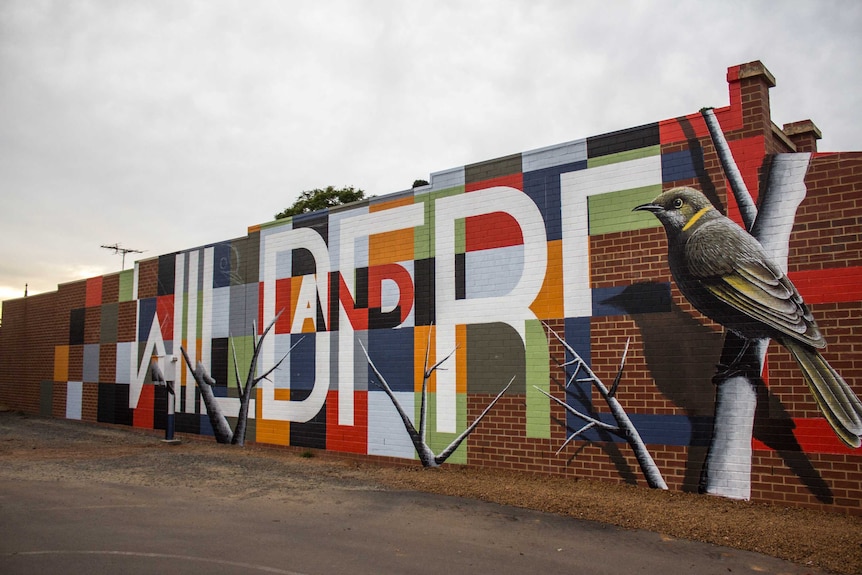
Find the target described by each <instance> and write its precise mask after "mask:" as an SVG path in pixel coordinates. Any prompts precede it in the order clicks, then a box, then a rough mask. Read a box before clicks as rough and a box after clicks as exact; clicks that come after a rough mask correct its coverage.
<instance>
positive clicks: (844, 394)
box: [781, 339, 862, 448]
mask: <svg viewBox="0 0 862 575" xmlns="http://www.w3.org/2000/svg"><path fill="white" fill-rule="evenodd" d="M781 343H783V344H784V346H785V347H786V348H787V349H788V350H790V353H791V354H793V358H794V359H795V360H796V363H798V364H799V367H800V368H801V369H802V373H803V374H805V382H806V383H807V384H808V387H809V388H810V389H811V393H813V394H814V399H816V400H817V406H818V407H819V408H820V411H822V412H823V415H824V416H825V417H826V420H827V421H828V422H829V425H831V426H832V429H834V430H835V433H836V434H837V435H838V437H839V438H841V441H843V442H844V443H846V444H847V445H848V446H850V447H853V448H856V447H859V446H860V444H862V441H860V437H862V401H859V398H858V397H856V394H855V393H853V390H852V389H850V386H849V385H847V383H846V382H845V381H844V380H843V379H842V378H841V376H840V375H838V372H837V371H835V370H834V369H833V368H832V366H831V365H829V363H828V362H827V361H826V360H825V359H823V356H822V355H820V352H818V351H817V350H816V349H815V348H813V347H810V346H808V345H805V344H803V343H801V342H798V341H795V340H790V339H786V340H784V341H782V342H781Z"/></svg>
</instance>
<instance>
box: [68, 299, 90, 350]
mask: <svg viewBox="0 0 862 575" xmlns="http://www.w3.org/2000/svg"><path fill="white" fill-rule="evenodd" d="M86 317H87V310H86V309H85V308H78V309H73V310H72V311H70V312H69V345H83V344H84V325H85V323H86V322H85V319H86Z"/></svg>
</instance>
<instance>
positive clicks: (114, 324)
mask: <svg viewBox="0 0 862 575" xmlns="http://www.w3.org/2000/svg"><path fill="white" fill-rule="evenodd" d="M119 316H120V304H118V303H108V304H105V305H103V306H102V321H101V323H100V325H99V343H117V330H118V326H119Z"/></svg>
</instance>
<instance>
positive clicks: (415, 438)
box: [359, 330, 515, 467]
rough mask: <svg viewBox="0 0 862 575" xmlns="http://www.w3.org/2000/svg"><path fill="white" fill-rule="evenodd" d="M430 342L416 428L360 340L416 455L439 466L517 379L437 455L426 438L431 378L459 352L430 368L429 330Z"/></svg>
mask: <svg viewBox="0 0 862 575" xmlns="http://www.w3.org/2000/svg"><path fill="white" fill-rule="evenodd" d="M428 333H429V335H428V337H429V342H428V345H427V346H426V348H425V365H424V366H423V369H424V372H423V374H422V393H421V404H420V406H419V429H418V430H417V429H416V426H414V425H413V421H412V420H411V419H410V417H409V416H408V415H407V412H406V411H404V408H403V407H402V406H401V402H399V401H398V398H397V397H396V396H395V393H394V392H393V391H392V388H391V387H390V386H389V383H387V381H386V378H385V377H383V374H381V373H380V371H379V370H378V369H377V366H375V365H374V362H373V361H371V356H370V355H369V354H368V350H366V349H365V346H364V345H363V344H362V342H361V341H360V342H359V345H360V346H361V347H362V351H363V352H364V353H365V358H366V359H367V360H368V365H369V366H370V367H371V369H372V371H374V375H375V381H374V383H375V384H376V385H377V386H378V387H379V388H380V389H382V390H383V391H384V392H385V393H386V395H388V396H389V399H390V400H391V401H392V404H393V405H394V406H395V409H396V411H398V415H399V416H400V417H401V421H402V422H403V423H404V428H405V429H406V430H407V435H409V436H410V441H412V442H413V447H414V449H416V454H417V455H418V456H419V461H421V462H422V466H423V467H438V466H439V465H441V464H442V463H443V462H445V461H446V460H447V459H448V458H449V456H450V455H452V454H453V453H454V452H455V450H456V449H458V447H459V446H460V445H461V443H463V442H464V440H465V439H467V437H468V436H469V435H470V434H471V433H472V432H473V430H474V429H476V426H477V425H479V422H480V421H482V419H483V418H484V417H485V416H486V415H488V413H489V412H490V411H491V408H493V407H494V405H495V404H496V403H497V401H498V400H499V399H500V398H501V397H503V394H504V393H506V391H507V390H508V389H509V387H510V386H511V385H512V382H513V381H515V377H514V376H512V379H510V380H509V383H508V384H506V387H504V388H503V390H502V391H500V393H498V394H497V397H495V398H494V399H493V401H491V403H489V404H488V407H486V408H485V410H484V411H483V412H482V413H481V414H480V415H479V417H477V418H476V419H475V421H473V423H472V424H470V426H469V427H467V429H465V430H464V431H463V432H462V433H461V434H460V435H459V436H458V437H456V438H455V439H454V440H453V441H452V443H450V444H449V445H448V446H447V447H446V448H445V449H444V450H443V451H441V452H440V454H439V455H435V454H434V451H433V450H432V449H431V447H430V446H429V445H428V442H427V441H426V435H427V434H426V431H427V429H426V426H427V422H428V417H427V410H428V380H429V379H430V378H431V375H432V374H433V373H434V372H435V371H437V369H439V368H440V365H441V364H443V362H445V361H446V360H447V359H449V358H450V357H452V354H453V353H455V350H452V351H451V352H450V353H449V355H447V356H446V357H444V358H443V359H441V360H440V361H438V362H437V363H435V364H434V365H433V366H431V367H430V368H429V367H428V358H429V350H430V348H431V344H430V337H431V335H430V333H431V332H430V330H429V332H428Z"/></svg>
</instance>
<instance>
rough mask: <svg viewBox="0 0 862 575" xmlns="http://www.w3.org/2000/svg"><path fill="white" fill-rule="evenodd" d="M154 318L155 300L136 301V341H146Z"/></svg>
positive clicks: (152, 298)
mask: <svg viewBox="0 0 862 575" xmlns="http://www.w3.org/2000/svg"><path fill="white" fill-rule="evenodd" d="M154 317H156V298H154V297H151V298H146V299H139V300H138V341H147V338H148V337H149V335H150V326H152V325H153V318H154Z"/></svg>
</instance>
